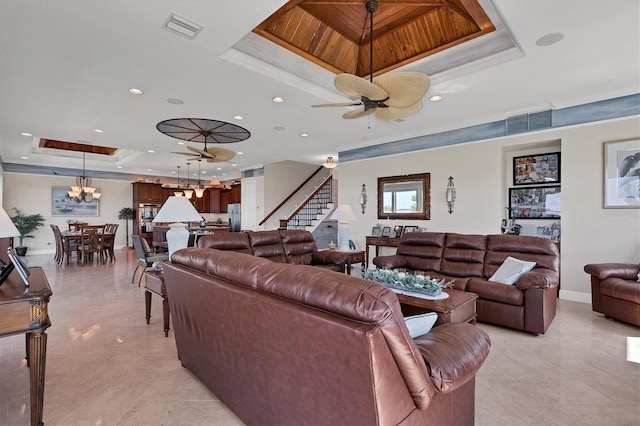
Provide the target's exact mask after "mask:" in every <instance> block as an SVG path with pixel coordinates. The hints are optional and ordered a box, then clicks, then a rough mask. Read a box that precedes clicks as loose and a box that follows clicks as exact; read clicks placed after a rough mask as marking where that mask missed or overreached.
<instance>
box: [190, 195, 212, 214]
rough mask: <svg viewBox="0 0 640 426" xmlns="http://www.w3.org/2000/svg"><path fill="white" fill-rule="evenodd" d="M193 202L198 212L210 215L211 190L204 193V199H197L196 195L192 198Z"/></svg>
mask: <svg viewBox="0 0 640 426" xmlns="http://www.w3.org/2000/svg"><path fill="white" fill-rule="evenodd" d="M191 202H192V203H193V206H194V207H195V208H196V210H198V213H209V212H210V194H209V190H208V189H205V191H204V193H203V194H202V198H198V197H196V194H195V193H194V194H193V196H192V197H191Z"/></svg>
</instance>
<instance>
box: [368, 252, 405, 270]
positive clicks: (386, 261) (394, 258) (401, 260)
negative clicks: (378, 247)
mask: <svg viewBox="0 0 640 426" xmlns="http://www.w3.org/2000/svg"><path fill="white" fill-rule="evenodd" d="M373 264H374V265H376V266H377V267H378V268H380V269H396V268H406V267H407V258H406V257H404V256H402V255H399V254H393V255H390V256H376V257H374V258H373Z"/></svg>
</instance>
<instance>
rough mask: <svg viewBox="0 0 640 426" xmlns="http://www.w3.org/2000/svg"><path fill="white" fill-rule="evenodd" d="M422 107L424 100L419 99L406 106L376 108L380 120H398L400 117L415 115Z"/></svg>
mask: <svg viewBox="0 0 640 426" xmlns="http://www.w3.org/2000/svg"><path fill="white" fill-rule="evenodd" d="M421 109H422V101H418V102H416V103H415V104H413V105H411V106H409V107H406V108H395V107H389V108H378V109H376V118H378V119H380V120H397V119H398V118H404V117H408V116H410V115H413V114H415V113H417V112H418V111H420V110H421Z"/></svg>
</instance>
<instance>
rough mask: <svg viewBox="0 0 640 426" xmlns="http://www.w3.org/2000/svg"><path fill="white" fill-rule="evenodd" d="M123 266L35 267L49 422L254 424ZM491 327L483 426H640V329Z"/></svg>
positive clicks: (1, 388) (571, 322)
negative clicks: (639, 357)
mask: <svg viewBox="0 0 640 426" xmlns="http://www.w3.org/2000/svg"><path fill="white" fill-rule="evenodd" d="M116 256H117V261H116V262H115V263H109V264H106V265H100V266H95V265H94V266H73V265H71V266H69V267H66V266H65V267H58V266H57V265H56V264H55V263H54V262H53V260H52V257H53V256H49V255H46V256H45V255H42V256H29V257H28V261H29V263H30V265H37V266H43V267H44V268H45V272H46V274H47V277H48V279H49V281H50V284H51V287H52V289H53V297H52V299H51V302H50V304H49V313H50V316H51V321H52V324H53V325H52V326H51V327H50V328H49V330H48V335H49V341H48V350H47V366H46V387H45V400H44V421H45V423H46V424H47V425H115V424H118V425H240V424H242V422H241V421H240V420H239V419H238V418H237V417H235V416H234V414H233V413H231V412H230V411H229V410H228V409H227V408H226V407H225V405H224V404H223V403H221V402H220V401H219V400H218V399H217V398H216V396H215V395H213V394H212V393H211V392H209V391H208V390H207V389H206V388H205V387H204V386H203V385H202V384H201V383H200V382H199V381H198V380H197V379H195V378H194V377H193V376H192V375H191V374H190V373H189V372H188V371H187V370H186V369H184V368H182V367H181V365H180V362H179V361H178V359H177V356H176V348H175V342H174V340H173V332H172V331H171V332H170V333H169V337H168V338H165V337H164V332H163V326H162V310H161V303H160V299H159V298H155V297H154V300H153V306H152V312H151V315H152V318H151V324H149V325H147V324H146V322H145V319H144V291H143V289H142V288H138V287H137V286H136V285H132V284H131V275H132V273H133V270H134V269H135V266H136V261H135V257H134V252H133V250H127V249H123V250H119V251H117V252H116ZM586 279H587V277H586V276H585V280H586ZM1 320H2V319H1V318H0V321H1ZM479 326H480V327H482V328H483V329H484V330H486V331H487V332H488V333H489V335H490V336H491V340H492V344H493V345H492V349H491V353H490V355H489V358H488V359H487V361H486V363H485V364H484V365H483V367H482V368H481V369H480V373H479V374H478V376H477V385H476V424H477V425H480V426H483V425H487V426H488V425H492V426H493V425H640V364H635V363H631V362H628V361H626V360H625V358H626V338H627V336H635V337H639V336H640V328H637V327H633V326H630V325H626V324H623V323H620V322H616V321H612V320H606V319H605V318H604V317H603V316H602V315H599V314H595V313H593V312H591V307H590V305H587V304H582V303H577V302H568V301H562V300H561V301H560V304H559V308H558V315H557V317H556V319H555V320H554V322H553V323H552V325H551V327H550V328H549V330H548V332H547V333H546V334H545V335H540V336H538V337H534V336H531V335H528V334H526V333H521V332H516V331H511V330H508V329H504V328H500V327H494V326H491V325H487V324H479ZM23 357H24V337H23V336H14V337H6V338H2V339H0V425H28V424H29V393H28V388H29V375H28V369H27V367H26V364H25V361H24V359H23Z"/></svg>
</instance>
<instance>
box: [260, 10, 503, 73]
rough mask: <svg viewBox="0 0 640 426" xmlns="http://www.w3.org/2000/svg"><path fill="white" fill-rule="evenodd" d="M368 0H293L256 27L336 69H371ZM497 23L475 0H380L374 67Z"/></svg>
mask: <svg viewBox="0 0 640 426" xmlns="http://www.w3.org/2000/svg"><path fill="white" fill-rule="evenodd" d="M365 3H366V0H291V1H289V2H288V3H286V4H285V5H284V6H282V7H281V8H280V9H279V10H278V11H276V12H275V13H274V14H273V15H271V16H270V17H269V18H267V19H266V20H265V21H264V22H262V23H261V24H260V25H258V26H257V27H256V28H254V30H253V31H254V32H255V33H256V34H259V35H260V36H262V37H265V38H267V39H269V40H271V41H273V42H274V43H277V44H278V45H280V46H282V47H284V48H286V49H288V50H291V51H292V52H295V53H297V54H299V55H301V56H302V57H304V58H306V59H307V60H309V61H312V62H314V63H316V64H318V65H320V66H322V67H324V68H326V69H328V70H330V71H332V72H334V73H336V74H338V73H349V74H355V75H358V76H360V77H366V76H368V75H369V67H370V65H369V57H370V52H369V35H370V29H369V26H370V23H369V19H368V13H367V10H366V8H365ZM494 30H495V28H494V26H493V24H492V23H491V21H490V20H489V18H488V17H487V15H486V14H485V12H484V10H483V9H482V7H481V6H480V5H479V4H478V0H380V1H379V6H378V10H377V11H376V12H374V14H373V71H374V75H379V74H383V73H385V72H388V71H391V70H393V69H395V68H398V67H401V66H403V65H406V64H408V63H411V62H413V61H416V60H418V59H422V58H424V57H426V56H429V55H432V54H434V53H436V52H440V51H442V50H444V49H448V48H450V47H453V46H455V45H458V44H461V43H464V42H465V41H467V40H471V39H473V38H476V37H478V36H481V35H483V34H487V33H489V32H492V31H494Z"/></svg>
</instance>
